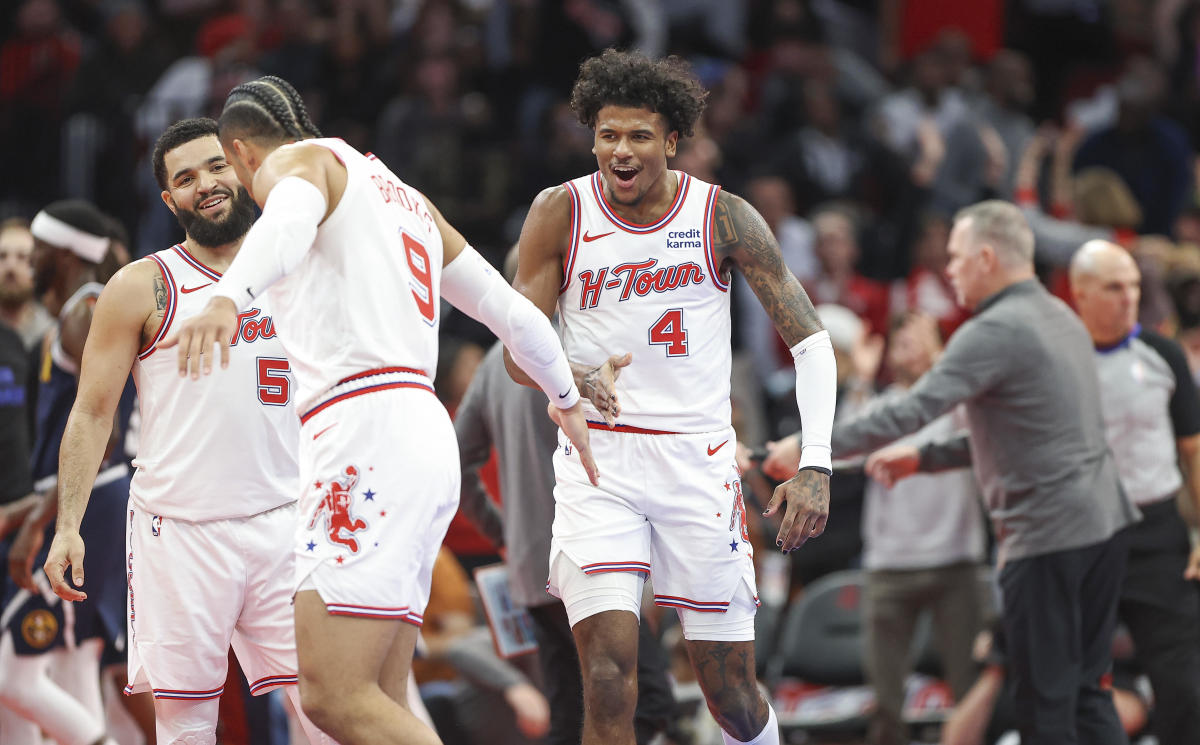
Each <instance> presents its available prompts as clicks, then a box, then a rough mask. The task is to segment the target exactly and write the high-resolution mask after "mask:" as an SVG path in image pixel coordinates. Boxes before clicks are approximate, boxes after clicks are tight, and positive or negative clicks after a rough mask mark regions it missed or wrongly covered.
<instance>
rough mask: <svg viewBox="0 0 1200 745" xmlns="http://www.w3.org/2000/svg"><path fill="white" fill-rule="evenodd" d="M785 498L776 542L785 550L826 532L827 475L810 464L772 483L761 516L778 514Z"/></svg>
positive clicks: (827, 513)
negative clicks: (784, 506) (778, 483)
mask: <svg viewBox="0 0 1200 745" xmlns="http://www.w3.org/2000/svg"><path fill="white" fill-rule="evenodd" d="M785 502H786V503H787V509H786V511H785V512H784V515H783V522H782V523H781V524H780V526H779V534H778V536H776V538H775V545H776V546H779V548H781V549H783V552H784V553H785V554H786V553H788V552H789V551H794V550H795V549H798V548H800V547H801V546H803V545H804V542H805V541H807V540H808V539H809V538H816V537H817V536H819V535H821V534H822V533H824V532H825V523H827V522H828V521H829V476H828V475H827V474H825V473H822V472H821V471H815V470H813V469H811V468H806V469H804V470H803V471H800V472H799V473H797V474H796V475H795V476H793V477H792V478H791V479H789V480H787V481H785V482H783V483H782V484H780V485H779V486H777V487H775V493H774V494H773V495H771V501H770V502H768V503H767V509H766V510H764V511H763V517H771V516H773V515H775V514H777V513H778V512H779V508H780V506H781V505H783V504H784V503H785Z"/></svg>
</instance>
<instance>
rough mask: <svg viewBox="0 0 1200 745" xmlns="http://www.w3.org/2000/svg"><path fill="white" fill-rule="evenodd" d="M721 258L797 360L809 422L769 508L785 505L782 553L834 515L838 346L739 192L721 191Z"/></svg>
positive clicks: (717, 241) (717, 225)
mask: <svg viewBox="0 0 1200 745" xmlns="http://www.w3.org/2000/svg"><path fill="white" fill-rule="evenodd" d="M713 248H714V250H715V251H716V254H717V260H718V261H719V262H721V264H722V265H724V264H725V262H727V261H728V262H730V263H733V264H735V265H736V266H737V267H738V269H740V270H741V272H742V274H743V275H744V276H745V277H746V282H747V283H748V284H749V285H750V288H751V289H752V290H754V294H755V295H756V296H757V297H758V300H759V302H760V303H762V305H763V308H764V309H765V310H766V311H767V315H769V316H770V317H771V320H772V321H773V322H774V323H775V328H776V329H777V330H778V331H779V334H780V336H782V337H783V340H784V341H785V342H786V343H787V345H788V347H789V348H791V350H792V356H793V357H794V358H795V359H796V378H797V380H796V403H797V405H798V407H799V410H800V420H801V422H802V424H803V425H804V450H803V455H802V457H801V460H800V470H799V472H798V473H796V475H795V476H793V477H792V478H791V479H789V480H788V481H785V482H783V483H782V484H780V485H779V486H778V487H777V488H776V489H775V494H774V495H773V496H772V497H771V501H770V502H769V503H768V504H767V509H766V511H765V512H764V513H763V514H764V515H768V516H770V515H774V514H777V513H778V512H779V510H780V507H781V506H782V505H783V503H785V502H786V503H787V509H786V511H785V512H784V515H783V521H782V524H781V525H780V528H779V534H778V535H777V536H776V539H775V544H776V545H777V546H779V547H780V548H781V549H783V551H784V553H787V552H788V551H791V550H794V549H796V548H799V547H800V546H801V545H802V544H803V543H804V542H805V541H806V540H808V539H809V538H810V537H814V536H819V535H820V534H821V533H823V532H824V531H825V523H826V521H827V520H828V519H829V477H830V475H831V471H830V448H829V436H830V430H831V429H832V427H833V404H834V400H835V399H836V397H837V384H836V372H837V371H836V366H835V364H834V362H833V347H832V345H831V344H830V343H829V335H828V334H827V333H825V330H824V328H823V327H822V326H821V322H820V320H819V319H818V318H817V312H816V310H815V309H814V308H813V304H812V301H810V300H809V299H808V295H807V294H806V293H805V292H804V288H803V287H801V286H800V282H799V281H798V280H797V279H796V277H795V276H794V275H793V274H792V273H791V271H789V270H788V268H787V266H786V265H784V263H783V257H782V256H781V255H780V253H779V244H778V243H777V242H776V241H775V236H774V235H772V234H771V229H770V228H769V227H768V226H767V223H766V220H764V219H763V218H762V215H760V214H758V212H757V211H756V210H755V209H754V208H753V207H751V206H750V205H749V204H747V203H746V201H745V200H743V199H741V198H740V197H736V196H734V195H732V194H729V193H726V192H721V194H720V195H719V196H718V197H717V204H716V206H715V207H714V212H713Z"/></svg>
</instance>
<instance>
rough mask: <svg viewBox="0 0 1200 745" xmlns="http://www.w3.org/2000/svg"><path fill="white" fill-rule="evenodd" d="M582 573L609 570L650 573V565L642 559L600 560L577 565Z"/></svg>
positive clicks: (601, 572) (606, 571)
mask: <svg viewBox="0 0 1200 745" xmlns="http://www.w3.org/2000/svg"><path fill="white" fill-rule="evenodd" d="M579 568H580V569H581V570H582V571H583V573H584V574H607V573H609V572H640V573H642V574H649V573H650V565H649V564H648V563H646V562H644V561H600V562H596V563H595V564H585V565H584V566H581V567H579Z"/></svg>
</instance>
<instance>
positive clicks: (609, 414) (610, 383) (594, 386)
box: [575, 352, 633, 427]
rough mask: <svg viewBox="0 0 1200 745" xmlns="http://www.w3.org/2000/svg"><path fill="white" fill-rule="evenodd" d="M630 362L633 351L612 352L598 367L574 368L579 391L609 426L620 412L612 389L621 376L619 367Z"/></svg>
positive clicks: (614, 421) (612, 424)
mask: <svg viewBox="0 0 1200 745" xmlns="http://www.w3.org/2000/svg"><path fill="white" fill-rule="evenodd" d="M631 362H633V353H631V352H626V353H625V354H622V355H616V354H614V355H613V356H612V357H609V358H608V359H607V360H605V361H604V364H602V365H600V366H598V367H593V368H582V369H578V368H577V369H576V376H575V384H576V385H578V386H579V392H580V393H581V394H582V395H583V396H584V397H586V398H587V399H588V400H589V401H591V402H592V406H595V407H596V411H598V412H600V415H601V416H603V417H604V422H605V423H606V424H607V425H608V426H609V427H615V426H616V424H617V417H618V416H619V415H620V414H621V404H620V402H619V401H617V394H616V393H615V391H614V389H615V387H616V383H617V378H619V377H621V368H623V367H628V366H629V363H631Z"/></svg>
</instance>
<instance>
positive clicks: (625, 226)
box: [592, 171, 692, 235]
mask: <svg viewBox="0 0 1200 745" xmlns="http://www.w3.org/2000/svg"><path fill="white" fill-rule="evenodd" d="M675 173H676V174H678V176H679V186H678V187H677V188H676V189H675V201H674V202H672V203H671V206H670V207H669V208H667V211H666V213H664V214H663V216H662V217H660V218H658V220H656V221H655V222H652V223H646V224H645V225H639V224H638V223H636V222H629V221H628V220H624V219H622V218H621V216H620V215H618V214H617V213H616V210H614V209H613V208H612V206H611V205H609V203H608V200H607V199H606V198H605V197H604V185H603V179H601V178H600V172H599V171H596V172H595V173H593V174H592V194H593V195H595V197H596V203H597V204H599V205H600V210H601V211H602V212H604V216H605V217H607V218H608V220H609V222H611V223H612V224H613V225H616V226H617V227H618V228H620V229H621V230H624V231H625V232H626V233H635V234H638V235H645V234H647V233H654V232H656V231H658V230H661V229H662V228H664V227H666V226H667V223H669V222H671V220H673V219H675V215H677V214H679V211H680V210H681V209H683V203H684V200H685V199H687V192H688V186H689V185H690V184H691V183H692V177H691V176H689V175H687V174H686V173H684V172H683V171H675Z"/></svg>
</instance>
